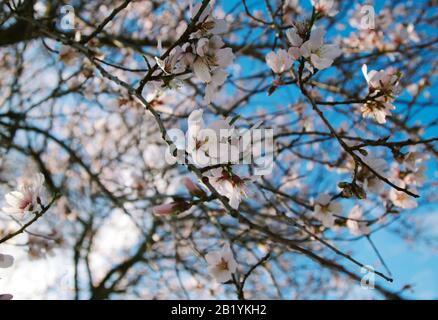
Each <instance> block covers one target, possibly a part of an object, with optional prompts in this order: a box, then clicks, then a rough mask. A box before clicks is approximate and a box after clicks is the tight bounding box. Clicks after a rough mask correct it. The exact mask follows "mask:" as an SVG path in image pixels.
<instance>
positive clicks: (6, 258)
mask: <svg viewBox="0 0 438 320" xmlns="http://www.w3.org/2000/svg"><path fill="white" fill-rule="evenodd" d="M13 264H14V257H13V256H11V255H9V254H2V253H0V268H9V267H11V266H12V265H13Z"/></svg>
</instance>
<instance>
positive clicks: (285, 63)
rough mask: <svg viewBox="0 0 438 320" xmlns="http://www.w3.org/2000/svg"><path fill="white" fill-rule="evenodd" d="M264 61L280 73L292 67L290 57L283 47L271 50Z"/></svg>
mask: <svg viewBox="0 0 438 320" xmlns="http://www.w3.org/2000/svg"><path fill="white" fill-rule="evenodd" d="M266 63H267V64H268V66H269V68H271V69H272V71H273V72H274V73H277V74H280V73H283V72H285V71H287V70H289V69H290V68H291V67H292V63H293V61H292V58H291V57H290V56H289V55H288V53H287V51H286V50H284V49H279V50H278V51H277V52H274V51H271V52H269V53H268V54H267V55H266Z"/></svg>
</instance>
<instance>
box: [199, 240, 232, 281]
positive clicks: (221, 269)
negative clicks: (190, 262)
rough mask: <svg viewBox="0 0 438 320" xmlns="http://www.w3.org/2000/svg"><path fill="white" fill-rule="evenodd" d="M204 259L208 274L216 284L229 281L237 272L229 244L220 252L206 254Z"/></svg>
mask: <svg viewBox="0 0 438 320" xmlns="http://www.w3.org/2000/svg"><path fill="white" fill-rule="evenodd" d="M205 259H206V260H207V264H208V266H207V272H208V274H210V276H212V277H213V278H214V279H216V280H217V281H218V282H226V281H228V280H231V279H232V275H233V273H235V272H236V270H237V262H236V260H235V259H234V256H233V252H232V251H231V248H230V245H229V244H225V245H224V246H223V247H222V249H221V250H218V251H213V252H209V253H207V254H206V256H205Z"/></svg>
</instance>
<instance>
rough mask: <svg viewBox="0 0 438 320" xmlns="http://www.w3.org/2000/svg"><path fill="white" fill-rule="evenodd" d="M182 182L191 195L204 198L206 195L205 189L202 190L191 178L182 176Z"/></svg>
mask: <svg viewBox="0 0 438 320" xmlns="http://www.w3.org/2000/svg"><path fill="white" fill-rule="evenodd" d="M182 183H183V184H184V186H185V187H186V189H187V191H188V192H189V193H190V194H191V195H193V196H195V197H198V198H204V197H205V196H206V193H205V191H204V190H202V188H201V187H200V186H199V185H198V184H196V183H194V182H193V181H192V179H190V178H188V177H184V178H182Z"/></svg>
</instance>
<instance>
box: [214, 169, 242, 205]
mask: <svg viewBox="0 0 438 320" xmlns="http://www.w3.org/2000/svg"><path fill="white" fill-rule="evenodd" d="M209 174H210V179H209V181H210V183H211V185H212V186H213V187H214V188H215V189H216V190H217V192H219V193H220V194H221V195H223V196H225V197H227V198H228V200H229V203H230V206H231V207H232V208H233V209H236V210H237V209H238V208H239V204H240V202H241V201H242V197H244V196H245V197H246V193H245V180H244V179H242V178H240V177H239V176H237V175H235V174H234V173H232V172H229V171H227V170H224V169H222V168H216V169H212V170H210V171H209Z"/></svg>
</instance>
